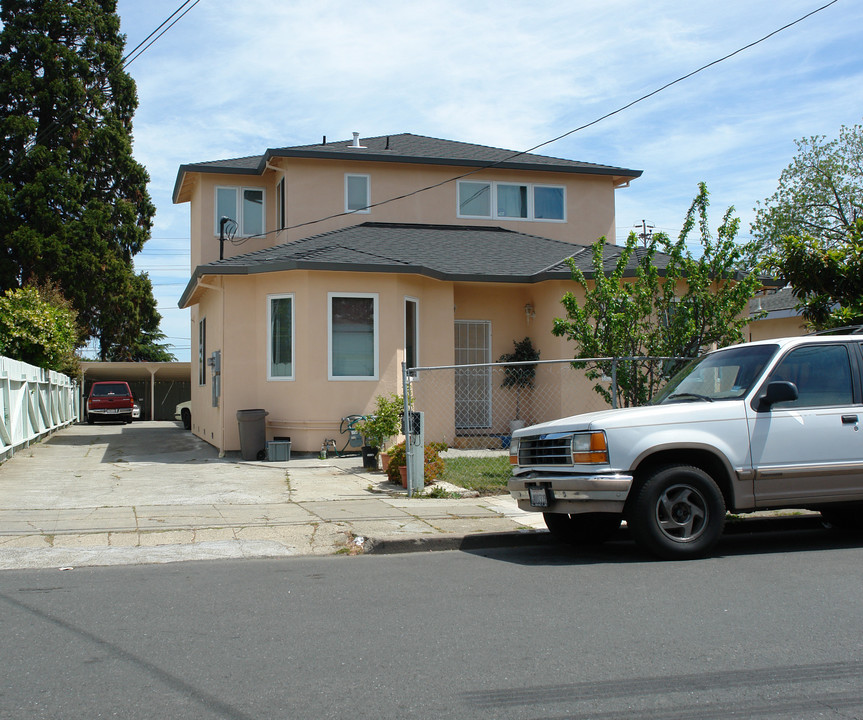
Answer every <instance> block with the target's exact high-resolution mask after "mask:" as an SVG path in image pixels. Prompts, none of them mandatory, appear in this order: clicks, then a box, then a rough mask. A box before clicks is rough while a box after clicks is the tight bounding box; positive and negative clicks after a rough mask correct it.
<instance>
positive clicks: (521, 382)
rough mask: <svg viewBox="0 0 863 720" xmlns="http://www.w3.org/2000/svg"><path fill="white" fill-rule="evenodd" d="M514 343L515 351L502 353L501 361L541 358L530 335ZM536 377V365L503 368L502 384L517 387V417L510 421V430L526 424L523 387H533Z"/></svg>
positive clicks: (520, 361)
mask: <svg viewBox="0 0 863 720" xmlns="http://www.w3.org/2000/svg"><path fill="white" fill-rule="evenodd" d="M512 344H513V348H514V349H513V352H511V353H504V354H503V355H501V356H500V357H499V358H498V362H499V363H522V362H530V361H531V360H539V350H537V349H536V348H535V347H534V346H533V343H532V342H531V340H530V338H529V337H526V338H525V339H524V340H521V341H516V340H513V341H512ZM535 377H536V365H507V366H506V367H504V369H503V382H502V383H501V384H500V386H501V387H504V388H515V418H514V419H513V421H512V422H511V423H510V431H512V430H515V429H517V428H519V427H522V426H523V425H524V421H523V420H522V419H521V417H520V415H521V391H522V389H523V388H531V387H533V380H534V378H535Z"/></svg>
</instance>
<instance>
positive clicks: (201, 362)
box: [198, 315, 207, 387]
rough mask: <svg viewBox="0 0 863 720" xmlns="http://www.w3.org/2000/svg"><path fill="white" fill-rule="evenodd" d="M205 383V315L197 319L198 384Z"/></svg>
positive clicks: (202, 384)
mask: <svg viewBox="0 0 863 720" xmlns="http://www.w3.org/2000/svg"><path fill="white" fill-rule="evenodd" d="M206 384H207V316H206V315H205V316H204V317H202V318H199V319H198V386H199V387H203V386H204V385H206Z"/></svg>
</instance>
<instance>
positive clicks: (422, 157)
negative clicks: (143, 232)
mask: <svg viewBox="0 0 863 720" xmlns="http://www.w3.org/2000/svg"><path fill="white" fill-rule="evenodd" d="M640 175H641V171H638V170H627V169H624V168H618V167H610V166H605V165H595V164H591V163H583V162H576V161H572V160H565V159H558V158H553V157H546V156H542V155H534V154H528V153H516V152H513V151H508V150H501V149H497V148H492V147H486V146H481V145H472V144H467V143H460V142H453V141H448V140H440V139H435V138H429V137H421V136H416V135H411V134H402V135H392V136H382V137H375V138H362V139H360V138H359V137H357V136H355V137H354V139H353V140H351V141H347V140H346V141H340V142H326V139H324V141H323V142H321V143H320V144H317V145H304V146H298V147H287V148H276V149H269V150H267V151H266V152H265V153H264V154H263V155H257V156H253V157H246V158H238V159H232V160H222V161H215V162H201V163H194V164H189V165H183V166H181V167H180V170H179V173H178V176H177V182H176V186H175V190H174V202H175V203H189V205H190V213H191V247H192V262H191V264H192V277H191V280H190V281H189V284H188V285H187V287H186V289H185V291H184V292H183V294H182V297H181V299H180V302H179V305H180V307H183V308H190V309H191V315H192V325H193V328H192V429H193V432H194V433H195V434H197V435H198V436H199V437H201V438H203V439H205V440H207V441H208V442H210V443H212V444H213V445H215V446H216V447H218V448H220V450H222V451H231V450H238V449H239V447H240V441H239V432H238V424H237V420H236V413H237V411H238V410H242V409H251V408H263V409H265V410H266V411H267V412H268V415H267V419H266V423H267V437H268V439H272V438H274V437H289V438H291V441H292V443H293V448H294V449H295V450H297V451H301V452H302V451H307V452H313V451H317V450H318V449H319V448H320V446H321V441H322V439H323V438H327V437H335V436H337V435H338V431H339V424H340V420H341V418H343V417H345V416H347V415H351V414H362V413H366V412H368V411H369V410H370V409H371V408H372V407H373V405H374V399H375V397H376V396H377V395H379V394H388V393H391V392H400V391H401V380H402V378H401V367H402V362H406V363H407V364H408V366H409V367H413V366H431V365H452V364H463V363H469V362H483V361H490V360H493V359H496V358H497V357H499V356H500V355H501V354H502V353H505V352H509V351H511V349H512V342H513V340H514V339H521V338H523V337H525V336H526V335H530V336H531V338H532V340H533V342H534V344H535V346H536V347H537V348H538V349H539V350H540V351H541V353H542V357H543V358H556V357H559V358H563V357H568V356H571V354H572V349H571V347H567V346H566V341H565V340H564V339H562V338H555V337H553V336H552V335H551V332H550V330H551V326H552V321H553V318H554V317H555V316H559V315H560V299H561V297H562V296H563V294H564V292H566V290H571V289H572V283H571V280H570V271H569V268H568V267H567V265H566V263H565V260H566V259H567V258H569V257H575V258H576V261H577V262H578V263H579V264H580V265H581V266H583V268H584V269H585V271H586V272H589V271H590V269H591V253H590V250H589V248H588V246H589V245H590V244H591V243H593V242H595V241H596V240H597V239H598V238H599V237H601V236H607V237H612V238H613V237H614V235H615V218H614V192H615V190H616V189H617V188H621V187H626V186H627V185H628V184H629V183H630V181H631V180H633V179H635V178H637V177H639V176H640ZM225 217H227V218H230V219H231V220H233V221H234V222H235V223H236V234H235V235H234V237H233V239H231V240H225V241H224V242H222V241H220V236H224V235H225V234H226V233H224V230H226V229H230V228H231V226H232V223H224V222H223V221H222V218H225ZM227 234H228V235H229V233H227ZM608 252H609V253H610V255H613V254H614V253H615V252H616V251H615V250H614V248H613V247H611V248H608ZM220 253H221V257H222V258H223V259H220ZM610 259H611V258H610ZM448 422H449V425H450V426H451V427H442V428H436V429H435V430H434V431H433V432H438V433H441V434H445V435H446V436H447V437H450V438H451V437H453V436H454V435H455V434H457V433H458V428H457V427H456V426H455V424H456V421H455V420H454V419H450V420H449V421H448Z"/></svg>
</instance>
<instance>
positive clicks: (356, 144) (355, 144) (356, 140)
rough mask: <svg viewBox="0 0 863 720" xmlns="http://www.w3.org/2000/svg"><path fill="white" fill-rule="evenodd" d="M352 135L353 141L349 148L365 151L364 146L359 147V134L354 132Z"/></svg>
mask: <svg viewBox="0 0 863 720" xmlns="http://www.w3.org/2000/svg"><path fill="white" fill-rule="evenodd" d="M353 135H354V139H353V142H352V143H351V147H352V148H360V149H363V150H365V148H366V146H365V145H360V134H359V133H358V132H355V133H354V134H353Z"/></svg>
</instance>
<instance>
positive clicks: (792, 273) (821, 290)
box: [768, 218, 863, 330]
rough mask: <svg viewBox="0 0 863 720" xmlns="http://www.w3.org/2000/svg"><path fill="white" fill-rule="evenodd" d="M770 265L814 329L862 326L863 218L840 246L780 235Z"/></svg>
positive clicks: (811, 238)
mask: <svg viewBox="0 0 863 720" xmlns="http://www.w3.org/2000/svg"><path fill="white" fill-rule="evenodd" d="M768 263H769V264H770V266H771V267H772V268H773V269H774V272H776V274H777V275H778V276H779V277H781V278H782V280H784V281H785V282H787V283H788V284H789V285H791V287H792V289H793V293H794V295H795V296H796V297H797V298H798V300H799V301H800V302H799V305H798V307H799V308H800V309H801V310H802V312H803V317H804V318H805V320H806V322H807V324H808V325H809V326H810V327H812V328H813V329H819V330H822V329H826V328H837V327H844V326H848V325H860V324H863V218H861V219H858V220H857V221H856V222H855V223H854V225H852V226H851V228H849V230H848V235H847V239H846V240H845V242H844V243H842V244H837V243H834V242H832V241H831V240H827V239H824V238H815V237H811V236H808V235H802V236H799V237H798V236H795V235H786V236H784V237H781V238H779V240H778V241H777V243H776V249H775V251H774V252H773V253H772V254H771V255H770V256H769V258H768Z"/></svg>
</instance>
